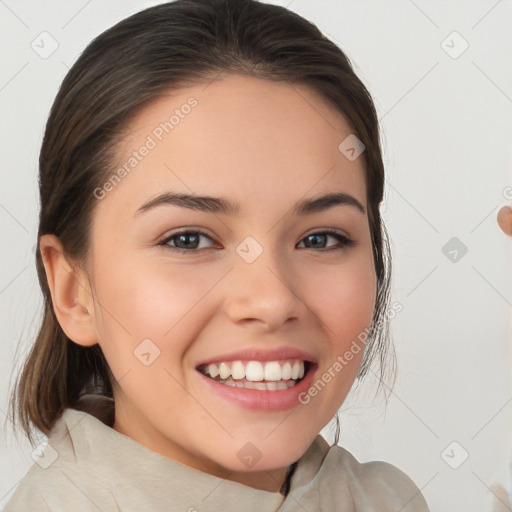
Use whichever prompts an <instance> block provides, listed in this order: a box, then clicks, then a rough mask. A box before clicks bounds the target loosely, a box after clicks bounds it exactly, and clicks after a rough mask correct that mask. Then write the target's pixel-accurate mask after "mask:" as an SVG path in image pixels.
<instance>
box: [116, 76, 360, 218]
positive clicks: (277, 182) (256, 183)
mask: <svg viewBox="0 0 512 512" xmlns="http://www.w3.org/2000/svg"><path fill="white" fill-rule="evenodd" d="M351 134H352V129H351V126H350V124H349V123H348V122H347V119H346V118H345V117H344V116H343V115H342V114H341V113H340V112H339V111H338V110H336V109H334V108H333V106H332V105H330V104H329V103H327V102H326V101H325V100H324V99H323V98H322V97H321V96H320V95H319V94H318V93H316V92H315V91H313V90H311V89H309V88H307V87H304V86H299V85H297V84H290V83H287V82H277V81H270V80H264V79H259V78H253V77H246V76H241V75H224V76H222V77H220V78H217V79H216V80H214V81H212V82H210V83H202V84H196V85H192V86H187V87H185V88H182V89H177V90H172V91H168V92H166V93H165V94H164V95H162V96H161V97H159V98H158V99H157V100H155V101H153V102H152V103H151V104H149V105H148V106H147V107H146V108H144V109H143V110H142V111H141V112H140V113H139V115H138V116H136V117H135V118H134V120H133V121H132V122H131V123H130V124H129V126H128V127H127V129H126V135H125V136H124V138H123V140H122V142H121V144H120V145H119V146H118V148H117V153H116V157H117V161H116V165H115V167H114V169H113V172H114V173H116V172H117V171H118V170H119V169H121V168H123V167H124V169H125V172H123V173H121V174H123V176H124V177H123V179H122V180H121V181H120V183H119V184H117V185H116V186H115V189H114V190H113V191H112V192H109V196H108V197H107V200H114V197H115V196H117V197H118V198H119V197H122V198H123V201H124V202H125V204H126V205H127V206H129V207H130V208H131V209H132V210H133V211H134V210H135V209H136V206H137V205H139V206H140V204H139V203H140V202H141V201H143V200H144V199H145V198H147V197H148V196H150V195H152V194H153V195H155V194H157V193H159V192H162V191H163V190H164V189H172V190H178V191H181V192H191V191H193V192H195V193H207V194H209V195H222V196H235V195H236V196H237V200H238V201H239V202H241V203H242V204H245V205H247V207H249V206H250V205H251V204H253V205H255V206H256V205H258V204H262V201H263V202H272V201H274V200H275V201H282V200H283V198H284V197H287V196H289V197H290V199H295V200H296V199H297V197H300V196H304V195H311V194H316V193H322V192H330V191H332V190H333V189H337V190H343V191H345V192H348V193H352V194H353V195H355V196H357V198H358V199H359V200H360V202H362V203H363V204H365V196H366V191H365V179H364V160H363V158H362V157H361V158H357V159H356V160H353V161H351V160H349V159H347V158H346V157H345V156H344V154H342V153H341V152H340V150H339V148H338V146H339V145H340V143H341V142H342V141H343V140H344V139H346V137H348V136H349V135H351ZM142 153H144V154H143V155H142ZM308 193H309V194H308Z"/></svg>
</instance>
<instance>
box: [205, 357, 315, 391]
mask: <svg viewBox="0 0 512 512" xmlns="http://www.w3.org/2000/svg"><path fill="white" fill-rule="evenodd" d="M312 366H313V363H311V362H310V361H302V360H299V359H296V360H285V361H229V362H220V363H217V364H216V363H213V364H208V365H205V364H203V365H200V366H198V367H197V368H196V369H197V370H198V371H199V372H200V373H202V374H203V375H205V376H206V377H208V378H210V379H212V380H214V381H216V382H218V383H219V384H224V385H226V386H231V387H238V388H246V389H257V390H260V391H280V390H285V389H289V388H291V387H293V386H295V385H297V383H299V382H300V381H301V380H302V379H303V378H304V377H305V376H306V375H307V374H308V372H309V371H310V370H311V368H312Z"/></svg>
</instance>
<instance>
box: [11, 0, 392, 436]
mask: <svg viewBox="0 0 512 512" xmlns="http://www.w3.org/2000/svg"><path fill="white" fill-rule="evenodd" d="M226 72H227V73H237V74H244V75H248V76H254V77H258V78H263V79H268V80H277V81H285V82H288V83H290V84H298V85H303V86H309V87H310V88H311V89H312V90H314V91H316V92H318V93H319V94H320V95H321V97H322V98H323V99H324V100H325V101H327V102H330V103H331V104H332V105H333V107H334V108H336V109H337V110H338V111H339V112H340V113H343V114H344V116H345V117H346V119H347V120H348V122H349V123H350V124H351V126H352V129H353V131H354V133H355V134H356V135H357V137H358V138H359V139H360V140H361V141H362V142H363V144H364V145H365V147H366V149H365V151H364V153H363V158H364V159H365V168H366V169H365V179H366V188H367V202H368V217H369V226H370V231H371V237H372V242H373V243H372V245H373V254H374V262H375V269H376V276H377V299H376V306H375V310H374V315H373V319H372V325H371V327H370V333H369V338H368V341H367V343H366V349H365V353H364V357H363V361H362V364H361V366H360V368H359V371H358V375H357V377H358V378H361V377H363V376H365V375H366V374H367V373H368V371H370V366H371V365H372V363H373V361H374V360H375V359H377V363H378V364H379V367H380V373H381V375H380V376H381V378H382V377H384V376H385V369H386V368H387V363H388V362H389V360H388V356H389V354H391V355H392V356H393V361H392V362H393V363H394V351H393V350H392V345H391V340H390V336H389V329H388V327H389V324H388V316H387V313H388V312H387V308H388V305H389V287H390V273H391V260H390V257H389V242H388V239H387V234H386V231H385V228H384V225H383V222H382V220H381V216H380V211H379V206H380V203H381V201H382V198H383V189H384V165H383V161H382V155H381V149H380V135H379V126H378V120H377V115H376V111H375V107H374V104H373V101H372V99H371V96H370V94H369V93H368V91H367V89H366V87H365V86H364V84H363V83H362V82H361V81H360V79H359V78H358V77H357V76H356V74H355V73H354V70H353V69H352V65H351V63H350V61H349V59H348V58H347V56H346V55H345V54H344V53H343V52H342V51H341V50H340V49H339V48H338V47H337V46H336V45H335V44H334V43H332V42H331V41H330V40H329V39H327V38H326V37H325V36H324V35H323V34H322V33H321V32H320V31H319V30H318V28H317V27H316V26H315V25H313V24H312V23H310V22H308V21H307V20H305V19H303V18H302V17H300V16H299V15H297V14H295V13H293V12H292V11H289V10H287V9H285V8H283V7H279V6H276V5H270V4H263V3H259V2H258V1H255V0H177V1H174V2H168V3H163V4H160V5H157V6H155V7H151V8H149V9H145V10H143V11H141V12H138V13H136V14H134V15H132V16H130V17H128V18H126V19H124V20H122V21H121V22H119V23H117V24H116V25H114V26H113V27H111V28H110V29H108V30H106V31H105V32H103V33H102V34H100V35H99V36H98V37H96V38H95V39H94V40H93V41H92V42H91V43H90V44H89V45H88V46H87V48H86V49H85V50H84V52H83V53H82V54H81V56H80V57H79V59H78V60H77V61H76V62H75V64H74V65H73V67H72V68H71V69H70V70H69V72H68V73H67V75H66V77H65V78H64V81H63V82H62V85H61V87H60V89H59V92H58V94H57V96H56V98H55V101H54V103H53V106H52V108H51V112H50V115H49V118H48V121H47V124H46V129H45V134H44V139H43V143H42V147H41V153H40V158H39V186H40V203H41V204H40V216H39V230H38V235H37V236H38V241H39V239H40V237H41V236H42V235H44V234H54V235H56V236H57V237H58V238H59V239H60V241H61V243H62V245H63V248H64V251H65V253H66V255H68V256H69V257H70V258H71V259H72V260H73V261H76V262H78V264H79V265H80V266H82V265H83V264H84V263H85V261H86V259H87V251H88V247H89V236H90V222H91V217H92V214H93V210H94V206H95V202H96V199H95V197H94V195H93V191H94V190H95V189H96V188H97V187H99V186H101V184H102V183H104V182H105V177H106V176H107V175H108V174H110V173H111V171H112V168H113V162H114V149H115V147H116V144H117V143H118V142H119V141H120V140H121V138H122V136H123V129H124V128H125V127H126V126H127V125H128V123H129V121H130V120H131V119H133V118H134V117H135V116H136V115H137V114H138V113H139V112H140V111H141V109H143V108H144V107H145V106H146V105H147V104H148V103H149V102H150V101H152V100H155V99H156V98H157V97H159V96H160V95H163V94H165V93H166V92H167V91H169V90H170V89H173V88H177V87H181V86H183V85H186V84H197V83H199V82H206V81H211V80H213V79H215V77H216V76H217V75H219V74H220V73H226ZM36 267H37V274H38V279H39V284H40V286H41V290H42V293H43V298H44V311H43V319H42V325H41V327H40V330H39V333H38V335H37V338H36V340H35V343H34V345H33V347H32V349H31V352H30V354H29V355H28V358H27V360H26V362H25V364H24V367H23V369H22V371H21V373H20V375H19V378H18V380H17V382H16V385H15V390H14V392H13V393H12V397H11V412H12V418H13V422H14V421H15V420H16V418H18V419H19V423H20V425H21V427H22V429H23V431H24V432H25V433H26V434H27V435H28V437H29V439H30V440H32V432H31V430H32V427H31V424H32V426H34V427H36V428H37V429H39V430H40V431H42V432H43V433H45V434H47V433H49V431H50V430H51V428H52V427H53V425H54V423H55V421H56V420H57V419H58V418H59V417H60V415H61V414H62V412H63V411H64V409H66V408H68V407H71V408H75V409H82V410H87V411H88V412H90V413H91V414H94V415H96V416H98V417H99V418H100V419H102V420H103V421H104V422H105V423H107V424H110V425H112V423H113V411H114V404H113V388H112V382H113V380H112V379H113V376H112V374H111V373H110V370H109V367H108V364H107V362H106V360H105V358H104V356H103V353H102V351H101V349H100V347H99V345H94V346H93V347H83V346H80V345H78V344H76V343H74V342H73V341H72V340H70V339H69V338H68V337H67V336H66V334H65V333H64V332H63V330H62V328H61V327H60V325H59V323H58V321H57V318H56V316H55V313H54V310H53V307H52V300H51V295H50V291H49V288H48V284H47V280H46V274H45V270H44V266H43V262H42V258H41V253H40V251H39V249H38V250H37V254H36ZM393 372H394V365H393ZM393 376H394V375H393ZM379 387H380V385H379ZM91 394H92V395H97V396H101V397H103V400H104V402H105V403H104V404H102V403H101V402H100V403H99V402H98V401H95V400H91ZM98 404H99V405H98ZM336 418H337V417H336ZM337 419H338V418H337ZM338 435H339V421H338V423H337V432H336V442H337V440H338Z"/></svg>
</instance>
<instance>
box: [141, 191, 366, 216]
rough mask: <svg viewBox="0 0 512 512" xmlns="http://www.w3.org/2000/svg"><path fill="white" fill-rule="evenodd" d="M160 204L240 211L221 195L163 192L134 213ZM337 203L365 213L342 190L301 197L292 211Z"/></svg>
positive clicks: (313, 210)
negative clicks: (312, 196)
mask: <svg viewBox="0 0 512 512" xmlns="http://www.w3.org/2000/svg"><path fill="white" fill-rule="evenodd" d="M162 205H174V206H180V207H182V208H189V209H191V210H197V211H201V212H208V213H221V214H225V215H235V214H237V213H239V212H240V204H238V203H232V202H231V201H229V200H228V199H225V198H222V197H211V196H198V195H195V194H178V193H172V192H165V193H163V194H160V195H158V196H157V197H155V198H154V199H151V200H150V201H148V202H146V203H144V204H143V205H142V206H141V207H140V208H139V209H138V210H137V211H136V212H135V215H136V216H137V215H140V214H141V213H144V212H147V211H149V210H152V209H153V208H156V207H157V206H162ZM339 205H346V206H352V207H354V208H356V209H357V210H358V211H359V212H360V213H362V214H363V215H364V214H365V213H366V212H365V209H364V206H363V205H362V204H361V203H360V202H359V201H358V200H357V199H356V198H355V197H354V196H351V195H350V194H346V193H343V192H334V193H330V194H325V195H322V196H318V197H314V198H309V199H301V200H300V201H297V203H295V205H294V207H293V210H292V213H293V214H295V215H307V214H311V213H316V212H321V211H325V210H328V209H329V208H332V207H334V206H339Z"/></svg>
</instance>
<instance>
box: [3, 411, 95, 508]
mask: <svg viewBox="0 0 512 512" xmlns="http://www.w3.org/2000/svg"><path fill="white" fill-rule="evenodd" d="M87 416H88V415H87V414H86V413H84V412H80V411H76V410H72V409H67V410H66V411H65V412H64V413H63V415H62V416H61V418H60V419H59V420H58V421H57V422H56V423H55V425H54V427H53V428H52V431H51V432H50V434H49V436H48V439H47V440H46V441H44V442H43V443H41V444H39V445H38V446H36V447H35V449H34V451H33V452H32V458H33V460H34V463H33V464H32V466H31V467H30V468H29V470H28V471H27V473H26V474H25V476H24V477H23V478H22V480H21V481H20V483H19V484H18V486H17V487H16V489H15V491H14V493H13V494H12V496H11V498H10V500H9V501H8V503H7V505H6V507H5V509H4V510H5V512H18V511H19V512H21V511H25V510H31V511H34V512H40V511H41V512H43V511H50V510H51V511H52V512H60V511H61V510H62V511H64V510H68V508H66V507H68V505H72V504H73V503H76V504H80V505H82V502H83V501H84V500H83V496H82V495H81V494H83V493H81V492H80V490H79V489H78V487H77V486H76V484H75V483H74V481H75V475H78V474H80V473H81V472H83V471H84V470H86V469H87V463H88V461H87V459H86V458H85V457H84V456H83V454H82V452H83V449H81V448H80V445H81V443H82V444H83V440H82V439H81V437H83V436H82V429H83V428H84V425H85V424H86V423H87V422H90V421H91V420H90V418H88V417H87ZM80 510H88V508H83V507H82V508H81V509H80Z"/></svg>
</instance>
